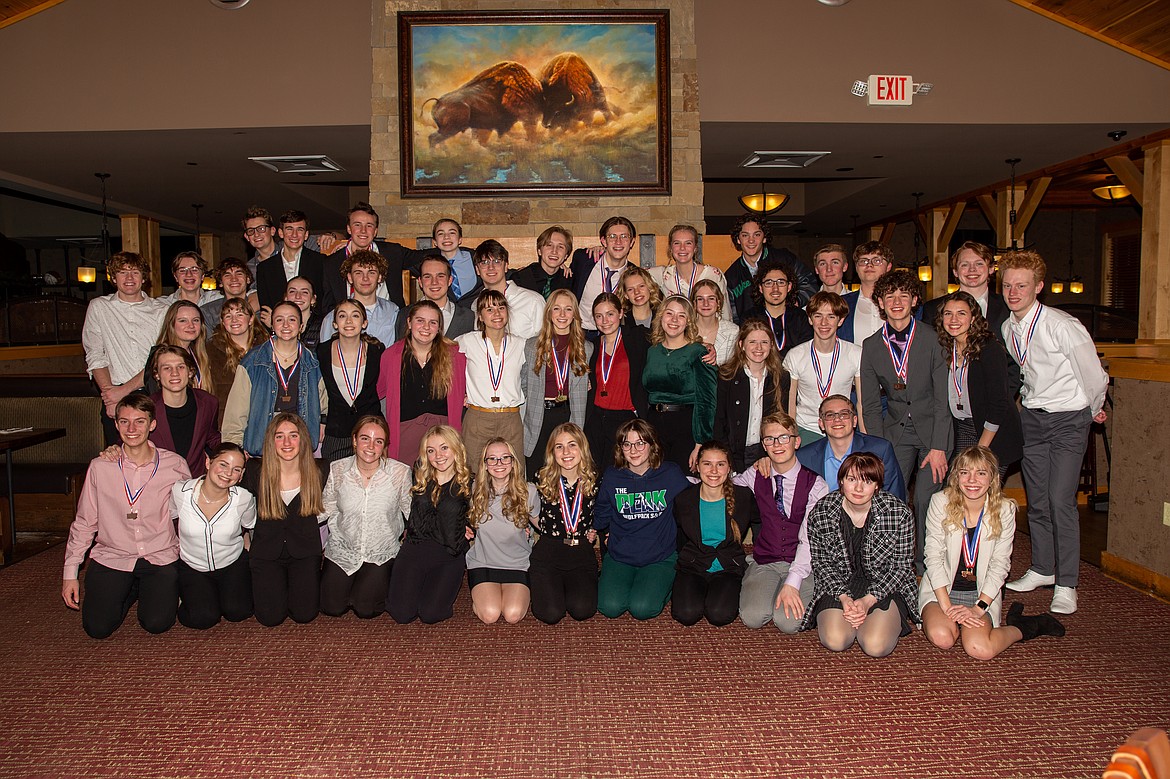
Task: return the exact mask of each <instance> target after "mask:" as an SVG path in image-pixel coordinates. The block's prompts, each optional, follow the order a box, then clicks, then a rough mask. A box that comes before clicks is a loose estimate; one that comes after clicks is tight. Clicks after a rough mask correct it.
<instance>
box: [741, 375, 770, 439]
mask: <svg viewBox="0 0 1170 779" xmlns="http://www.w3.org/2000/svg"><path fill="white" fill-rule="evenodd" d="M743 372H744V374H745V375H747V377H748V418H747V438H746V439H745V440H744V443H746V444H747V445H748V446H752V445H754V444H758V443H759V442H760V422H761V420H763V418H764V382H765V381H767V375H768V374H767V373H766V372H765V373H764V375H763V376H761V377H760V378H758V379H757V378H756V376H755V374H753V373H752V372H751V371H749V370H748V369H747V367H746V366H745V367H744V369H743Z"/></svg>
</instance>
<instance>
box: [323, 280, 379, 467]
mask: <svg viewBox="0 0 1170 779" xmlns="http://www.w3.org/2000/svg"><path fill="white" fill-rule="evenodd" d="M333 327H334V329H335V334H334V336H333V337H332V338H330V339H329V340H328V341H325V342H324V343H319V344H317V362H318V364H320V366H321V380H322V382H323V383H324V384H325V394H326V396H327V397H328V408H329V414H328V416H327V417H326V420H325V436H324V438H323V439H322V444H321V459H322V460H324V461H325V462H326V463H331V462H333V461H334V460H340V459H342V458H345V457H352V456H353V427H354V425H355V424H357V421H358V420H359V419H361V418H362V417H364V416H378V415H379V412H380V410H381V409H380V406H379V404H378V371H379V370H380V368H381V365H382V351H383V349H384V347H383V346H382V342H381V341H379V340H377V339H376V338H372V337H370V336H368V335H366V334H365V328H366V307H365V306H363V305H362V304H361V303H358V302H357V301H356V300H343V301H341V302H340V303H338V304H337V305H336V306H334V307H333Z"/></svg>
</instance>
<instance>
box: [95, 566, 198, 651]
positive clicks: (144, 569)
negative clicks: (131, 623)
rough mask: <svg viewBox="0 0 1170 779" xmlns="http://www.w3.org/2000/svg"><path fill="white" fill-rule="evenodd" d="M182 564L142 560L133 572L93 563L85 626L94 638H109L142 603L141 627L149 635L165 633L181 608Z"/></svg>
mask: <svg viewBox="0 0 1170 779" xmlns="http://www.w3.org/2000/svg"><path fill="white" fill-rule="evenodd" d="M178 571H179V564H178V562H173V563H168V564H167V565H154V564H153V563H149V562H147V561H146V560H145V559H144V558H141V557H140V558H138V561H137V562H136V563H135V564H134V570H132V571H119V570H116V569H114V568H107V567H106V566H104V565H102V564H101V563H97V562H94V561H93V560H90V561H89V565H88V566H87V567H86V570H85V597H84V598H83V599H82V601H81V627H82V628H83V629H84V630H85V632H86V634H87V635H88V636H89V637H90V638H108V637H109V636H110V635H111V634H113V632H114V631H115V630H117V629H118V627H119V626H121V624H122V620H124V619H126V614H127V613H128V612H129V611H130V606H131V605H133V603H134V601H138V624H139V625H141V626H142V629H143V630H145V631H146V632H148V633H165V632H166V631H168V630H170V628H171V626H172V625H174V624H175V612H176V611H177V610H178V607H179V573H178Z"/></svg>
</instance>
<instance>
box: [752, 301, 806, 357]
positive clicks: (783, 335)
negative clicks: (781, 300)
mask: <svg viewBox="0 0 1170 779" xmlns="http://www.w3.org/2000/svg"><path fill="white" fill-rule="evenodd" d="M764 316H766V317H768V326H769V327H770V328H772V337H773V338H775V339H776V351H779V352H782V351H784V344H786V343H787V342H788V330H787V329H786V328H785V327H784V317H786V316H788V312H787V311H785V312H784V313H783V314H781V315H780V334H779V335H776V320H775V318H774V317H773V316H772V315H771V314H769V313H768V312H767V311H765V312H764ZM813 362H814V363H815V362H816V360H813Z"/></svg>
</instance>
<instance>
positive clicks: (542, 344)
mask: <svg viewBox="0 0 1170 779" xmlns="http://www.w3.org/2000/svg"><path fill="white" fill-rule="evenodd" d="M561 298H568V299H569V300H570V301H572V303H573V321H572V322H570V323H569V353H568V357H569V364H570V365H572V366H573V373H574V375H577V376H584V375H585V374H586V373H588V372H589V362H588V361H587V360H586V359H585V331H584V330H582V329H581V309H580V306H578V304H577V296H576V295H574V294H573V293H572V292H570V291H569V290H567V289H558V290H554V291H553V293H552V294H551V295H549V296H548V301H547V302H546V303H545V304H544V323H543V324H542V325H541V326H540V334H539V335H537V336H536V361H535V362H534V363H533V365H532V372H533V373H540V372H542V371H543V370H544V369H545V368H546V367H548V365H549V363H551V362H552V359H553V358H552V353H553V343H554V339H555V338H556V329H555V328H554V327H553V321H552V309H553V302H554V301H556V300H560V299H561Z"/></svg>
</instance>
